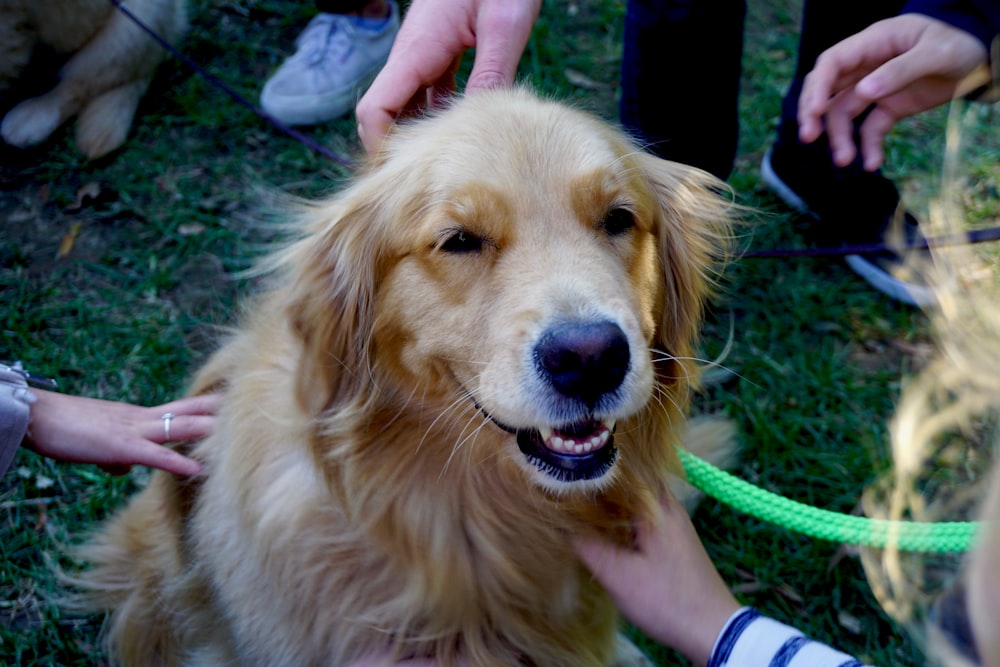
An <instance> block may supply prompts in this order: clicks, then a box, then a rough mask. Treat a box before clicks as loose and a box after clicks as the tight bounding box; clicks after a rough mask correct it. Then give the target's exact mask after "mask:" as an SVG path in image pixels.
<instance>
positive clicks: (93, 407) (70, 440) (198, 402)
mask: <svg viewBox="0 0 1000 667" xmlns="http://www.w3.org/2000/svg"><path fill="white" fill-rule="evenodd" d="M32 393H33V394H34V396H35V397H36V399H37V400H35V401H34V402H33V403H32V404H31V423H30V424H29V426H28V431H27V433H26V435H25V440H24V444H25V446H27V447H28V448H29V449H33V450H34V451H36V452H38V453H39V454H42V455H44V456H48V457H51V458H54V459H59V460H61V461H68V462H73V463H94V464H96V465H98V466H100V467H101V468H103V469H105V470H107V471H108V472H112V473H123V472H127V471H128V469H129V468H130V467H131V466H133V465H146V466H152V467H154V468H159V469H161V470H166V471H167V472H172V473H176V474H178V475H197V474H199V473H200V472H201V464H200V463H198V462H197V461H195V460H194V459H190V458H188V457H186V456H184V455H182V454H180V453H179V452H176V451H174V450H172V449H170V448H168V447H164V446H163V444H164V443H166V442H171V441H180V440H190V439H195V438H202V437H204V436H206V435H208V434H209V433H210V432H211V430H212V427H213V425H214V423H215V417H214V413H215V411H216V409H217V408H218V406H219V401H220V397H219V396H217V395H204V396H191V397H188V398H182V399H180V400H177V401H172V402H170V403H165V404H163V405H158V406H155V407H140V406H137V405H131V404H129V403H117V402H114V401H104V400H100V399H95V398H84V397H81V396H70V395H67V394H59V393H56V392H51V391H42V390H37V389H36V390H33V391H32ZM167 414H169V415H171V418H170V419H169V424H168V423H165V420H164V418H163V417H164V415H167ZM168 428H169V434H168Z"/></svg>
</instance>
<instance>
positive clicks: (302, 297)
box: [278, 188, 388, 416]
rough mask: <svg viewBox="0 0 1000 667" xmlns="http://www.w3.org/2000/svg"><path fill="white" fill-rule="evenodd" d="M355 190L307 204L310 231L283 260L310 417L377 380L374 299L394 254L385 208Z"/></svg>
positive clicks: (300, 393)
mask: <svg viewBox="0 0 1000 667" xmlns="http://www.w3.org/2000/svg"><path fill="white" fill-rule="evenodd" d="M356 190H357V188H354V189H352V190H348V191H347V192H346V193H345V194H344V195H342V196H339V197H337V198H334V199H332V200H327V201H323V202H318V203H311V204H307V205H306V210H305V213H304V215H305V218H306V220H305V228H306V233H305V236H304V237H303V238H301V239H300V240H299V241H297V242H296V243H294V244H293V245H292V246H290V247H289V248H288V249H286V251H285V252H284V253H282V255H281V257H280V260H279V268H280V270H281V271H282V272H283V273H284V274H285V281H286V287H285V288H284V289H282V290H279V292H278V298H280V299H283V300H284V304H283V306H284V310H285V313H286V315H287V318H288V326H290V327H291V329H292V332H293V333H294V334H295V335H296V336H297V337H298V339H299V340H298V343H299V344H300V345H301V349H300V350H299V351H297V359H298V367H297V368H296V369H295V373H296V376H295V392H296V398H297V400H298V402H299V404H300V405H301V406H302V407H303V409H305V410H306V411H307V413H308V414H310V415H312V416H316V415H318V414H319V413H321V412H322V411H323V410H325V409H327V408H328V407H329V406H331V405H336V404H341V403H344V402H345V401H347V400H350V399H352V398H354V397H357V396H363V395H364V392H363V391H362V390H363V388H364V386H365V385H366V384H370V383H371V378H370V377H369V376H370V364H369V360H370V359H371V350H370V347H371V345H372V327H373V322H374V312H375V298H376V294H377V290H378V284H379V282H380V278H381V277H382V276H384V275H385V272H384V267H385V263H386V262H387V261H388V260H387V253H386V252H385V247H384V246H385V243H384V233H383V229H384V227H385V225H384V224H382V221H381V220H380V217H381V213H380V211H379V207H378V206H377V204H375V203H373V200H371V199H367V200H366V199H365V198H364V197H359V196H354V195H355V194H356V192H355V191H356Z"/></svg>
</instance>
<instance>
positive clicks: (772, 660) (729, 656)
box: [708, 607, 862, 667]
mask: <svg viewBox="0 0 1000 667" xmlns="http://www.w3.org/2000/svg"><path fill="white" fill-rule="evenodd" d="M772 664H782V665H787V667H862V665H861V663H860V662H858V661H857V660H856V659H854V658H852V657H851V656H849V655H847V654H846V653H841V652H840V651H836V650H834V649H832V648H830V647H829V646H826V645H825V644H821V643H819V642H816V641H813V640H811V639H809V638H808V637H806V636H805V635H804V634H803V633H802V632H801V631H799V630H797V629H795V628H793V627H791V626H788V625H785V624H784V623H780V622H778V621H776V620H774V619H773V618H768V617H767V616H764V615H763V614H761V613H760V612H759V611H757V610H756V609H754V608H752V607H743V608H742V609H740V610H739V611H737V612H736V613H735V614H733V615H732V616H731V617H730V619H729V621H728V622H727V623H726V625H725V627H723V629H722V632H720V633H719V637H718V639H716V642H715V646H714V647H713V648H712V655H711V657H710V658H709V661H708V667H727V666H731V667H736V666H737V665H772Z"/></svg>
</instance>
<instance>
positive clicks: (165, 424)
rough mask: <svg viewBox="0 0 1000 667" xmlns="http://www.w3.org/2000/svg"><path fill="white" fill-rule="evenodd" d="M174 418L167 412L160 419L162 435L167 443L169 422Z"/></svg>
mask: <svg viewBox="0 0 1000 667" xmlns="http://www.w3.org/2000/svg"><path fill="white" fill-rule="evenodd" d="M173 418H174V413H173V412H167V413H166V414H164V415H163V416H162V417H160V419H162V420H163V435H165V436H166V438H167V441H168V442H169V441H170V420H171V419H173Z"/></svg>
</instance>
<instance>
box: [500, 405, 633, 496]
mask: <svg viewBox="0 0 1000 667" xmlns="http://www.w3.org/2000/svg"><path fill="white" fill-rule="evenodd" d="M614 428H615V423H614V421H598V420H596V419H586V420H583V421H580V422H576V423H573V424H567V425H564V426H561V427H559V428H555V429H550V428H544V429H528V430H524V429H522V430H519V431H517V446H518V447H519V448H520V449H521V452H523V453H524V455H525V456H526V457H527V459H528V461H530V462H531V463H532V464H533V465H534V466H535V467H536V468H538V469H539V470H540V471H542V472H543V473H545V474H547V475H549V476H550V477H553V478H555V479H558V480H560V481H563V482H576V481H581V480H587V479H597V478H599V477H602V476H603V475H604V474H606V473H607V472H608V471H609V470H610V469H611V467H612V466H613V465H614V463H615V459H617V458H618V448H617V447H615V439H614Z"/></svg>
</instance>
